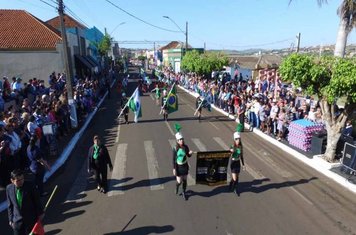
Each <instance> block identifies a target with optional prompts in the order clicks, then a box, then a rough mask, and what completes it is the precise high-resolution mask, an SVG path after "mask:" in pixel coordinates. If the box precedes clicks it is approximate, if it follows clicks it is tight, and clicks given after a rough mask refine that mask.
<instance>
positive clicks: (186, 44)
mask: <svg viewBox="0 0 356 235" xmlns="http://www.w3.org/2000/svg"><path fill="white" fill-rule="evenodd" d="M187 51H188V21H186V22H185V53H187Z"/></svg>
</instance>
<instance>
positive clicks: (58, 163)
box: [0, 79, 116, 213]
mask: <svg viewBox="0 0 356 235" xmlns="http://www.w3.org/2000/svg"><path fill="white" fill-rule="evenodd" d="M115 82H116V79H115V80H114V81H113V82H112V83H111V86H110V88H112V87H113V86H114V84H115ZM107 95H108V92H105V94H104V96H103V97H102V98H101V100H100V101H99V103H98V105H97V106H96V107H95V109H94V110H93V112H91V113H90V114H89V116H88V117H87V119H86V121H85V123H84V125H83V126H82V127H81V128H80V130H79V131H78V132H77V133H76V134H75V135H74V136H73V138H72V139H71V140H70V141H69V143H68V145H67V147H66V148H65V149H64V150H63V152H62V153H61V155H60V157H59V158H58V159H57V160H56V161H55V162H54V164H53V165H52V166H51V170H50V171H46V173H45V175H44V179H43V182H44V183H45V182H47V181H48V179H49V178H50V177H51V176H52V175H53V174H54V173H55V172H56V171H57V170H58V169H59V168H60V167H61V166H63V165H64V163H65V162H66V161H67V159H68V158H69V156H70V154H71V152H72V151H73V149H74V146H75V145H76V144H77V142H78V140H79V139H80V137H81V136H82V135H83V133H84V131H85V129H86V128H87V126H88V125H89V123H90V122H91V120H92V119H93V117H94V115H95V114H96V112H97V111H98V109H99V107H100V106H101V104H102V103H103V101H104V100H105V98H106V96H107ZM6 209H7V202H6V201H4V202H2V203H0V213H1V212H3V211H4V210H6Z"/></svg>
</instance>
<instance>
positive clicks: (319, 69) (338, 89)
mask: <svg viewBox="0 0 356 235" xmlns="http://www.w3.org/2000/svg"><path fill="white" fill-rule="evenodd" d="M279 73H280V74H281V76H282V79H283V80H284V81H291V82H293V84H295V85H296V86H297V87H301V88H302V89H303V90H304V92H305V93H306V94H309V95H315V94H317V95H318V96H319V97H320V98H326V99H327V100H328V102H329V103H330V104H331V103H332V102H334V101H335V100H336V99H337V98H339V97H342V96H346V97H347V100H348V102H349V103H355V102H356V92H355V91H356V60H355V59H345V58H337V57H331V56H322V57H321V58H318V57H316V56H312V55H303V54H292V55H290V56H289V57H287V58H285V59H284V60H283V61H282V64H281V65H280V67H279Z"/></svg>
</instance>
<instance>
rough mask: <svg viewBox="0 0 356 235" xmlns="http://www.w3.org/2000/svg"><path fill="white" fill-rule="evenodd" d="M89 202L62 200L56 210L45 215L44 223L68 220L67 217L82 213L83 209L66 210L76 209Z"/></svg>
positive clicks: (89, 202)
mask: <svg viewBox="0 0 356 235" xmlns="http://www.w3.org/2000/svg"><path fill="white" fill-rule="evenodd" d="M91 203H92V201H84V202H76V201H70V202H64V203H62V205H61V206H59V207H58V211H56V212H54V213H53V214H52V213H51V215H49V216H47V217H45V221H44V224H56V223H61V222H63V221H66V220H68V219H69V218H72V217H75V216H79V215H81V214H84V212H85V210H76V211H72V212H68V211H70V210H73V209H78V208H79V207H81V206H86V205H89V204H91ZM46 234H47V233H46Z"/></svg>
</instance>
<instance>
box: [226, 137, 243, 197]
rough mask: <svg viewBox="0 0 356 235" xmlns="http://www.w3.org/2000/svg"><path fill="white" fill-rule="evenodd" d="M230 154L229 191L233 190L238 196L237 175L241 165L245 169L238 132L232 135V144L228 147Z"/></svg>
mask: <svg viewBox="0 0 356 235" xmlns="http://www.w3.org/2000/svg"><path fill="white" fill-rule="evenodd" d="M230 152H231V164H230V168H231V176H232V177H231V182H230V187H229V189H230V190H233V191H234V193H235V194H236V195H238V196H240V193H239V191H238V184H239V174H240V170H241V163H242V166H243V167H245V162H244V157H243V150H242V142H241V137H240V133H239V132H235V133H234V143H233V144H232V145H231V147H230Z"/></svg>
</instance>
